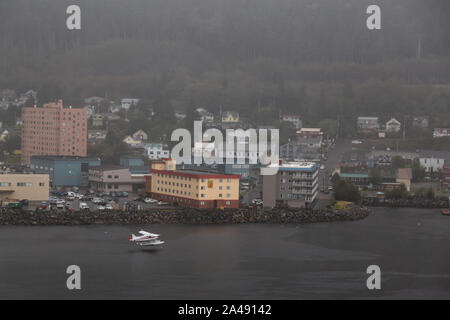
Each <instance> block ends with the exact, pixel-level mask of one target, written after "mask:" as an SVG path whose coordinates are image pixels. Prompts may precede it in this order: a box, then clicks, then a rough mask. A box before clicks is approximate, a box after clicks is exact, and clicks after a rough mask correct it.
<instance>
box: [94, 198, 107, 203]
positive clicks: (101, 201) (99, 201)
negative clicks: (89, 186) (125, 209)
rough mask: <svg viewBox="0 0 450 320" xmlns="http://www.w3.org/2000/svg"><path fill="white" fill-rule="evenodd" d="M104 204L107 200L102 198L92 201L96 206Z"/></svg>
mask: <svg viewBox="0 0 450 320" xmlns="http://www.w3.org/2000/svg"><path fill="white" fill-rule="evenodd" d="M103 202H105V200H103V199H102V198H94V199H92V203H95V204H102V203H103Z"/></svg>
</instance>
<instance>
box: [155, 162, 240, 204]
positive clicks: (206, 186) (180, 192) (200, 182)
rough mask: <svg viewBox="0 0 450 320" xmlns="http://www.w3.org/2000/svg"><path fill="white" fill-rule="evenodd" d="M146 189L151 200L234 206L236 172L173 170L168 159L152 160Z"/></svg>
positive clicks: (237, 194) (237, 187) (237, 199)
mask: <svg viewBox="0 0 450 320" xmlns="http://www.w3.org/2000/svg"><path fill="white" fill-rule="evenodd" d="M151 173H152V177H151V179H148V180H147V184H149V185H150V187H148V185H147V191H150V192H151V196H152V198H154V199H157V200H161V201H164V202H169V203H174V204H177V205H179V206H184V207H195V208H220V207H223V208H238V207H239V181H240V176H239V175H229V174H219V173H214V172H206V171H193V170H177V169H176V162H175V160H172V159H161V160H160V161H153V162H152V169H151Z"/></svg>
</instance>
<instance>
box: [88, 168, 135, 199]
mask: <svg viewBox="0 0 450 320" xmlns="http://www.w3.org/2000/svg"><path fill="white" fill-rule="evenodd" d="M134 182H135V180H133V178H132V176H131V171H130V169H129V168H124V167H122V166H115V165H110V166H98V167H91V168H89V184H90V186H91V188H92V189H95V190H97V191H100V192H111V191H114V192H123V191H125V192H132V191H133V183H134Z"/></svg>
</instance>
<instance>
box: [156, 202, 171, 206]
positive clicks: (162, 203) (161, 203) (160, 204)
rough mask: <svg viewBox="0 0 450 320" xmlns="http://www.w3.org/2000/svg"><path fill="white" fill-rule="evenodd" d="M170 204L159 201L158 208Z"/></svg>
mask: <svg viewBox="0 0 450 320" xmlns="http://www.w3.org/2000/svg"><path fill="white" fill-rule="evenodd" d="M168 204H169V203H168V202H164V201H158V206H167V205H168Z"/></svg>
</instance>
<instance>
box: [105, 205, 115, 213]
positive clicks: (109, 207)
mask: <svg viewBox="0 0 450 320" xmlns="http://www.w3.org/2000/svg"><path fill="white" fill-rule="evenodd" d="M105 209H106V210H108V211H109V210H113V207H112V205H110V204H109V203H108V204H107V205H105Z"/></svg>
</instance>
